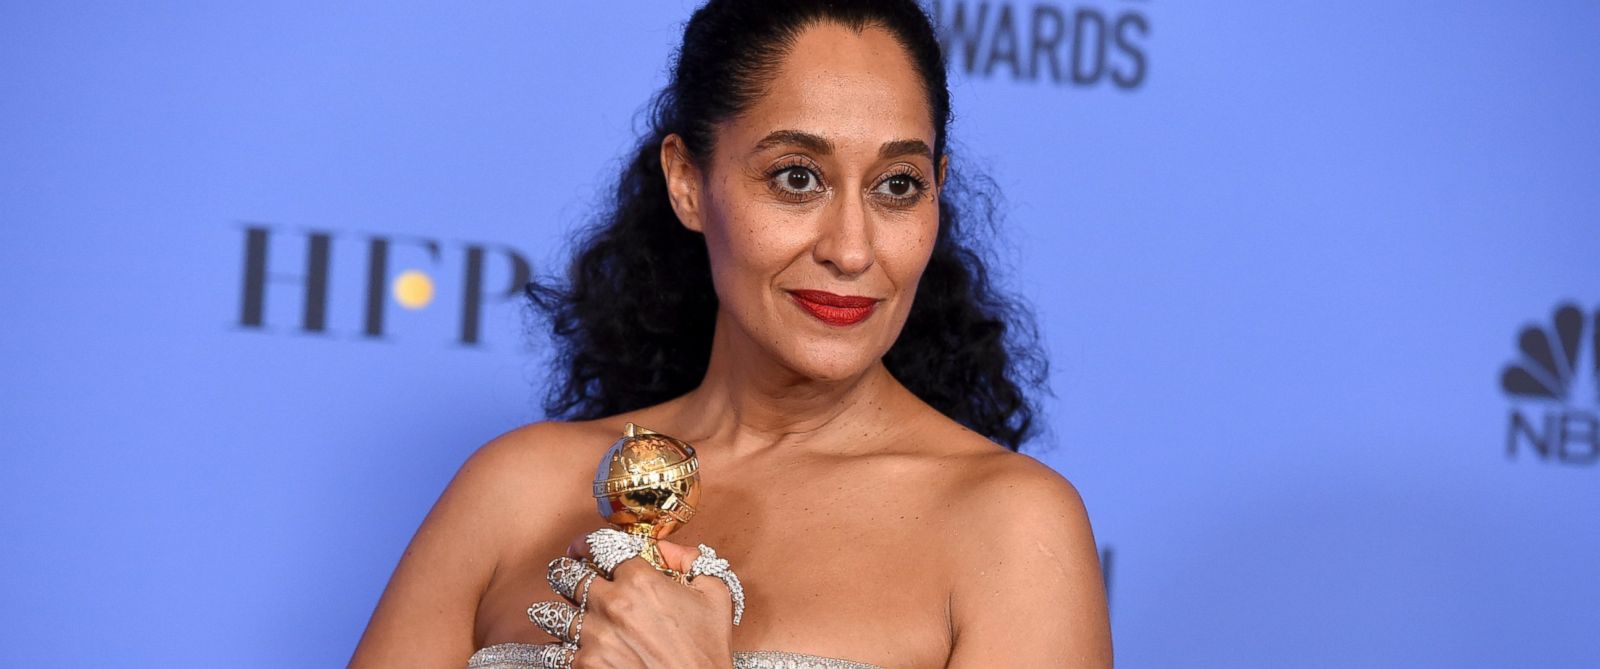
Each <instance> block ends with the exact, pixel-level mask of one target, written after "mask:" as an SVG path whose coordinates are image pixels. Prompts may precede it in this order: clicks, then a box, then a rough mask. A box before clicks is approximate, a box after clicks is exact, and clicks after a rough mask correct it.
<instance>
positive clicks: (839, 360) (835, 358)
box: [782, 341, 883, 381]
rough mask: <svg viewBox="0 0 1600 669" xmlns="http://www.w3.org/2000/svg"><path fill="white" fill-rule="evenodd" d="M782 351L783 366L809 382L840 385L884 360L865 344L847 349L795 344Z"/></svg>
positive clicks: (826, 344) (844, 345) (829, 344)
mask: <svg viewBox="0 0 1600 669" xmlns="http://www.w3.org/2000/svg"><path fill="white" fill-rule="evenodd" d="M786 348H789V350H788V351H785V352H784V353H785V354H784V355H783V356H782V357H783V358H784V362H785V364H786V365H787V366H788V367H789V368H790V369H793V370H794V371H796V372H798V373H799V374H801V375H803V376H805V377H806V378H808V379H813V380H816V381H843V380H846V379H850V378H852V377H855V376H858V375H860V374H861V373H862V372H865V371H867V369H868V368H870V367H872V365H873V364H875V363H877V362H878V360H880V359H882V358H883V354H882V352H879V351H877V350H876V349H870V350H869V349H868V347H867V346H866V345H865V342H859V343H856V344H855V345H850V344H848V343H846V342H841V341H829V342H819V341H809V342H794V343H793V344H792V346H790V347H786Z"/></svg>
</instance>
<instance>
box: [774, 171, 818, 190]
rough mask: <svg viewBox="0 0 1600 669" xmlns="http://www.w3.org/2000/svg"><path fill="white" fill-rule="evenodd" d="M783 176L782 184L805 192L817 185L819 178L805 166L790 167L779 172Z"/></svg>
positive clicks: (790, 188)
mask: <svg viewBox="0 0 1600 669" xmlns="http://www.w3.org/2000/svg"><path fill="white" fill-rule="evenodd" d="M779 176H781V177H783V179H782V181H783V183H782V186H783V187H784V188H787V189H789V190H792V191H796V192H801V193H804V192H806V191H809V190H811V189H812V187H814V186H816V185H817V178H816V176H815V175H813V174H812V173H811V170H808V169H806V168H804V167H799V166H795V167H790V168H786V169H784V170H783V172H781V173H779Z"/></svg>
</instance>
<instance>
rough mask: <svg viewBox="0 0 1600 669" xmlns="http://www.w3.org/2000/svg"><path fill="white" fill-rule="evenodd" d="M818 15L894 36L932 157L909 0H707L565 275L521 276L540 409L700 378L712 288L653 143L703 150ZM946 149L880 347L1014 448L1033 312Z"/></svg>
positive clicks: (939, 60)
mask: <svg viewBox="0 0 1600 669" xmlns="http://www.w3.org/2000/svg"><path fill="white" fill-rule="evenodd" d="M822 21H829V22H833V23H837V24H840V25H844V26H847V27H849V28H851V29H853V30H856V31H860V30H863V29H865V28H866V27H867V26H875V27H880V28H882V29H885V30H887V31H888V32H890V33H892V34H893V35H894V37H895V39H896V40H897V41H898V42H899V43H900V44H901V45H902V46H903V47H905V49H906V50H907V52H908V53H909V54H910V56H911V59H912V61H913V62H914V63H915V66H916V68H917V71H918V74H919V75H920V76H921V79H922V81H923V84H924V88H925V90H926V92H927V96H928V107H929V110H930V112H931V113H932V115H933V121H934V124H933V125H934V128H935V132H936V135H935V146H934V156H935V162H936V163H937V162H938V158H940V157H943V156H944V155H945V151H946V139H947V135H948V130H949V126H950V121H951V110H950V92H949V88H948V86H947V84H946V81H945V61H944V57H943V53H942V51H941V48H940V43H939V39H938V36H937V34H936V33H935V31H934V28H933V24H932V22H931V21H930V20H929V18H928V15H927V14H926V13H925V12H924V11H923V10H922V8H920V7H918V6H917V4H916V3H915V2H914V1H913V0H895V1H891V2H886V1H884V0H832V1H814V0H813V1H801V2H750V1H747V0H711V1H710V2H708V3H707V4H706V5H705V6H703V7H701V8H700V9H699V10H698V11H696V12H695V13H694V16H693V17H691V18H690V19H689V22H688V24H687V25H686V26H685V28H684V33H683V43H682V45H681V46H680V47H679V49H678V51H677V54H676V55H675V57H674V62H673V67H672V72H671V81H670V82H669V83H668V84H667V86H666V87H665V88H664V89H662V90H661V91H660V92H659V93H658V94H657V95H656V97H655V99H654V100H653V102H652V103H651V105H650V107H649V109H648V114H649V116H648V122H649V127H648V130H647V131H646V132H645V133H643V134H644V136H643V137H642V138H641V139H640V141H639V143H638V146H637V148H636V149H635V150H634V152H633V154H632V158H631V160H628V161H627V162H626V166H625V167H624V169H623V171H622V174H621V178H620V179H619V180H618V182H617V186H616V192H615V194H614V196H613V198H614V199H613V201H612V202H610V203H609V205H608V206H607V207H606V209H605V210H604V213H603V214H602V215H601V216H600V217H599V219H598V220H596V221H595V222H594V223H593V224H592V225H591V226H590V227H589V228H588V229H587V230H585V231H584V232H583V234H582V235H581V236H580V237H579V246H578V250H577V253H576V255H575V257H574V258H573V260H572V263H571V266H570V267H569V268H568V273H567V277H566V280H565V282H560V283H558V282H555V281H544V282H540V281H533V282H530V283H528V284H527V286H526V289H525V292H526V294H527V296H528V298H529V304H530V306H531V307H532V309H533V310H534V312H535V313H537V314H539V315H541V316H544V317H545V318H546V319H547V321H548V325H549V328H550V331H551V334H552V336H553V338H554V339H555V341H556V343H557V354H558V355H557V363H558V366H559V367H560V368H561V373H560V374H559V375H558V376H557V377H556V380H555V382H554V383H553V384H552V386H551V388H550V389H549V394H548V395H547V396H546V398H545V402H544V408H545V410H546V412H547V413H549V414H550V415H551V416H552V417H556V418H566V419H592V418H599V417H602V416H609V415H614V414H617V413H621V412H625V411H631V410H634V409H639V408H642V407H646V406H650V405H653V404H657V403H660V402H664V401H666V400H669V399H672V398H674V397H677V396H680V395H682V394H684V393H687V392H689V391H690V390H693V389H694V388H695V387H696V386H698V385H699V384H700V382H701V380H702V379H703V378H704V376H705V372H706V367H707V364H708V362H709V359H710V354H711V338H712V330H713V327H714V325H715V322H716V312H717V296H716V291H715V290H714V288H713V287H712V283H711V266H710V261H709V259H708V257H707V254H706V244H705V239H704V238H703V237H702V236H701V235H700V234H699V233H696V232H693V231H690V230H688V229H687V228H685V227H684V226H683V225H681V224H679V222H678V219H677V216H676V214H675V213H674V211H673V209H672V205H671V203H670V201H669V200H668V196H667V187H666V179H665V176H664V174H663V172H662V169H661V161H660V153H659V150H660V146H661V142H662V140H663V139H664V138H666V136H667V135H669V134H672V133H677V134H678V135H679V136H681V137H682V138H683V139H684V143H685V144H686V145H687V147H688V150H689V152H690V154H691V157H692V158H693V159H696V160H700V159H703V158H704V157H706V156H709V155H711V150H712V147H713V143H714V140H715V137H716V128H717V125H718V124H719V123H721V122H723V121H725V120H727V119H729V118H733V117H735V116H737V115H738V114H739V113H741V112H742V111H743V110H745V109H747V108H748V107H749V105H750V104H751V103H752V102H753V101H754V100H755V99H756V98H757V97H758V96H759V95H760V94H761V92H762V90H763V88H764V84H765V83H766V82H768V81H770V80H771V78H772V77H773V76H774V75H775V73H776V69H777V67H778V64H779V62H781V60H782V58H783V56H784V55H785V54H786V53H787V52H788V50H789V49H790V48H791V47H792V46H793V44H794V41H795V39H796V38H797V37H798V36H799V35H800V33H801V32H802V31H803V30H804V29H805V28H806V27H808V26H811V25H814V24H816V23H819V22H822ZM954 162H955V161H954V160H952V161H951V163H952V165H951V166H950V167H949V168H948V170H947V172H946V174H945V177H944V179H945V180H944V182H943V183H942V184H941V187H940V189H939V229H938V238H937V240H936V241H935V244H934V248H933V252H932V256H931V257H930V259H929V261H928V265H927V268H926V269H925V270H924V272H923V275H922V279H921V282H920V283H919V284H918V285H917V292H916V298H915V301H914V302H913V304H912V307H911V313H910V316H909V317H908V319H907V321H906V324H905V327H904V329H903V330H902V331H901V333H900V336H899V338H898V339H897V340H896V341H895V343H894V345H893V347H891V348H890V350H889V352H888V353H887V354H886V355H885V356H884V358H883V361H884V364H885V366H886V367H887V368H888V370H889V372H890V373H891V374H893V375H894V377H895V378H896V379H898V380H899V381H900V382H901V383H902V384H904V385H905V386H906V387H907V388H908V389H909V390H911V392H913V393H915V394H916V395H917V396H918V397H919V398H921V399H922V400H923V401H925V402H927V403H928V404H929V405H931V406H933V407H934V408H935V409H937V410H939V411H940V412H942V413H944V414H945V415H946V416H949V417H950V418H952V419H954V420H955V421H957V422H959V423H961V424H962V425H965V426H967V427H968V428H970V429H972V430H973V431H975V432H977V433H979V434H982V435H984V436H985V437H988V438H989V439H991V440H993V441H995V442H997V443H999V444H1001V445H1003V446H1005V447H1007V448H1009V449H1011V450H1017V449H1018V448H1020V447H1021V445H1022V444H1023V443H1024V442H1025V441H1027V440H1028V439H1029V438H1030V437H1032V436H1034V434H1035V432H1036V431H1037V425H1036V424H1035V421H1034V416H1035V413H1036V411H1037V407H1036V404H1035V402H1034V400H1033V398H1032V396H1031V395H1030V391H1035V390H1040V389H1042V388H1043V387H1044V380H1045V377H1046V369H1047V362H1046V359H1045V357H1044V356H1043V354H1042V353H1041V351H1040V348H1039V342H1038V332H1037V329H1036V327H1035V325H1034V321H1033V318H1032V315H1031V314H1030V313H1029V311H1028V310H1027V309H1026V308H1025V307H1024V306H1023V305H1022V304H1021V303H1020V302H1019V301H1018V300H1016V299H1015V298H1013V297H1011V296H1008V295H1005V294H1003V293H1002V292H1001V291H1000V290H999V289H998V288H997V287H996V286H995V284H994V282H993V281H992V279H991V277H990V274H989V271H988V269H987V264H986V262H985V261H986V258H987V255H988V254H987V249H986V246H985V245H984V244H983V237H982V236H981V235H979V234H975V233H976V232H986V233H992V232H993V230H994V223H995V206H994V205H995V198H994V188H993V184H992V183H991V182H990V181H988V180H987V179H984V178H976V179H974V178H972V177H969V176H967V175H964V174H963V173H962V172H961V170H960V169H958V168H957V167H956V166H955V165H954V164H953V163H954ZM964 177H965V178H964ZM974 228H976V230H975V229H974Z"/></svg>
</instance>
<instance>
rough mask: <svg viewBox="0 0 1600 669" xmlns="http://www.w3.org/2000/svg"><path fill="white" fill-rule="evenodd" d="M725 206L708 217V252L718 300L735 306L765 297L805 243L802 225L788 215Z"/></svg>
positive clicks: (769, 209)
mask: <svg viewBox="0 0 1600 669" xmlns="http://www.w3.org/2000/svg"><path fill="white" fill-rule="evenodd" d="M722 202H724V203H726V204H723V205H722V206H719V207H716V208H715V210H714V211H712V212H711V216H710V217H709V218H710V219H711V220H709V221H708V225H707V226H706V229H705V235H706V248H707V252H708V253H709V254H710V256H711V271H712V280H713V283H714V284H715V285H716V287H717V295H718V296H719V297H720V298H721V299H722V300H723V301H724V302H730V303H732V304H733V305H737V304H739V303H740V302H742V301H743V300H744V299H747V298H746V297H745V296H747V295H759V294H761V293H763V292H766V291H767V290H768V289H769V288H770V287H771V286H772V284H773V281H774V279H775V278H776V277H777V276H778V275H779V274H780V273H781V272H782V271H783V270H784V269H785V268H786V267H788V266H789V265H790V264H791V263H792V262H793V261H794V259H795V258H796V257H797V253H799V252H800V251H803V249H804V247H805V245H806V241H807V237H806V234H805V224H804V222H803V221H798V220H793V214H791V213H789V212H784V211H774V208H773V207H767V206H762V205H761V204H759V203H753V202H748V201H746V202H737V201H735V202H728V201H727V200H723V201H722ZM797 249H798V250H799V251H797Z"/></svg>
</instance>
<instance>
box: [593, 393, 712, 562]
mask: <svg viewBox="0 0 1600 669" xmlns="http://www.w3.org/2000/svg"><path fill="white" fill-rule="evenodd" d="M594 497H595V501H596V502H597V503H598V505H599V508H600V516H601V517H602V518H605V519H606V522H608V523H611V524H612V525H614V526H616V528H617V529H619V530H622V531H623V532H626V533H628V534H631V535H634V536H637V537H640V538H643V539H644V540H645V547H644V550H643V551H642V552H641V553H640V554H639V555H640V557H643V558H644V559H645V561H647V562H649V563H650V564H651V565H652V566H654V567H655V568H656V569H658V570H661V571H663V572H666V573H667V574H668V575H671V576H673V577H675V578H678V579H680V580H682V579H683V578H684V577H683V575H682V574H679V573H678V572H677V571H675V570H672V569H670V568H668V567H667V566H666V565H665V564H664V563H663V562H662V560H661V554H660V553H659V552H658V551H656V543H655V542H656V540H657V539H660V538H662V537H665V536H667V535H668V534H671V533H672V532H673V531H674V530H676V529H678V527H680V526H682V525H683V524H684V523H687V522H689V520H690V519H691V518H694V514H695V505H696V504H698V503H699V502H700V461H699V460H698V459H696V458H695V455H694V447H693V446H690V445H689V444H688V443H686V442H684V441H681V440H678V439H674V438H672V437H669V436H667V435H664V434H661V433H659V432H656V431H654V430H648V429H645V428H642V427H639V426H637V425H634V424H633V423H628V424H627V425H626V426H624V427H623V428H622V438H621V439H618V440H617V441H616V442H615V443H613V444H611V448H608V449H606V453H605V455H603V456H601V457H600V468H599V469H598V470H596V471H595V475H594Z"/></svg>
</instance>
